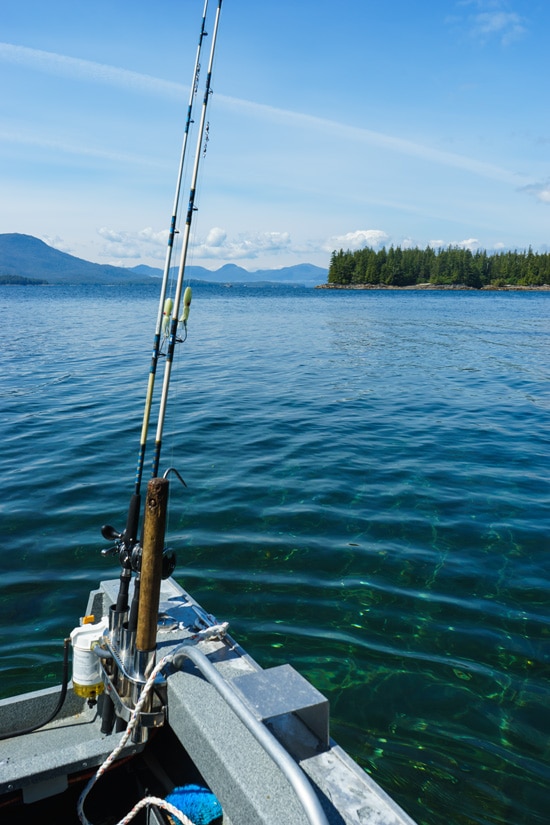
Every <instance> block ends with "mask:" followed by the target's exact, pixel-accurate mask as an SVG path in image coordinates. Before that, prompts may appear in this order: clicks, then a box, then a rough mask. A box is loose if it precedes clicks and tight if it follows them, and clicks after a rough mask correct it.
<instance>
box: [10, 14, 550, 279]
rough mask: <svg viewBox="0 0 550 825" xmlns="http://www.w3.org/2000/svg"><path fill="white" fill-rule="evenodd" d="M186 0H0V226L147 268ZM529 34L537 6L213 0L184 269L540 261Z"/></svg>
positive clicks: (540, 193)
mask: <svg viewBox="0 0 550 825" xmlns="http://www.w3.org/2000/svg"><path fill="white" fill-rule="evenodd" d="M216 7H217V0H210V6H209V23H208V25H207V31H209V32H210V33H211V32H212V27H213V16H214V13H215V11H216ZM203 8H204V0H157V2H156V3H154V4H153V3H150V2H145V0H132V2H129V1H127V0H116V2H113V0H94V2H93V3H83V2H75V1H74V0H70V1H69V0H48V2H47V3H45V2H44V0H27V2H25V3H22V2H21V0H3V2H2V26H1V28H0V40H1V41H2V42H0V85H1V89H2V95H1V105H0V186H1V193H2V194H1V197H0V233H7V232H20V233H25V234H29V235H34V236H36V237H38V238H40V239H42V240H44V241H46V242H47V243H49V244H50V245H52V246H54V247H56V248H57V249H60V250H62V251H64V252H69V253H70V254H72V255H76V256H78V257H82V258H85V259H86V260H90V261H94V262H97V263H111V264H116V265H119V266H128V267H131V266H136V265H138V264H147V265H149V266H157V267H162V266H163V262H164V259H165V255H166V245H167V237H168V228H169V226H170V219H171V215H172V211H173V205H174V195H175V187H176V177H177V170H178V164H179V157H180V152H181V146H182V140H183V134H184V128H185V121H186V114H187V106H188V102H189V95H190V84H191V81H192V75H193V65H194V61H195V56H196V51H197V44H198V38H199V28H200V22H201V18H202V13H203ZM549 35H550V2H548V0H420V2H416V3H415V2H411V0H338V2H334V1H333V2H329V0H223V4H222V9H221V17H220V25H219V32H218V41H217V46H216V55H215V61H214V67H213V74H212V84H211V85H212V91H213V94H212V96H211V98H210V101H209V106H208V115H207V117H208V125H209V128H208V137H209V140H208V143H207V151H206V154H205V156H204V158H203V157H202V149H201V165H200V167H199V176H198V187H197V197H196V202H195V206H196V207H197V211H196V212H195V213H194V217H193V223H192V228H193V231H192V238H191V240H192V244H191V249H190V253H189V256H188V262H189V263H193V264H196V265H202V266H205V267H207V268H209V269H217V268H219V267H220V266H222V265H224V264H227V263H231V264H237V265H239V266H242V267H244V268H245V269H248V270H252V271H254V270H257V269H265V268H271V269H275V268H280V267H284V266H290V265H293V264H298V263H305V262H307V263H312V264H316V265H318V266H321V267H328V265H329V262H330V256H331V252H332V251H333V250H338V249H340V248H343V249H352V250H355V249H359V248H362V247H364V246H371V247H373V248H375V249H379V248H381V247H382V246H386V247H389V246H390V245H392V244H393V245H394V246H397V245H399V246H402V247H410V246H419V247H421V248H424V247H426V246H427V245H431V246H435V247H437V246H448V245H460V246H464V247H468V248H470V249H472V250H475V249H478V248H479V249H486V250H489V251H498V250H506V249H527V248H528V247H529V246H532V248H533V249H534V250H535V251H541V252H550V232H549V228H550V107H549V106H548V92H547V87H548V77H549V76H550V49H549V48H548V41H549ZM211 39H212V38H211V37H207V38H205V40H204V46H203V54H202V59H201V65H202V72H201V80H202V81H203V82H204V78H205V77H206V73H207V72H206V69H207V66H208V49H209V47H210V42H211ZM202 88H203V87H202V85H201V90H202ZM201 104H202V91H200V92H199V94H198V96H197V99H196V103H195V109H194V120H195V125H194V127H193V129H192V130H191V132H190V135H189V141H188V157H189V159H190V164H191V165H190V169H191V168H192V163H193V158H194V154H195V151H196V148H195V147H196V144H197V134H196V133H197V131H198V130H197V125H198V123H199V118H200V107H201ZM189 186H190V176H189V172H188V173H187V175H186V177H185V179H184V181H183V185H182V202H181V205H180V207H179V225H180V227H181V228H183V223H184V222H185V216H186V211H187V202H188V195H189ZM180 234H181V233H180Z"/></svg>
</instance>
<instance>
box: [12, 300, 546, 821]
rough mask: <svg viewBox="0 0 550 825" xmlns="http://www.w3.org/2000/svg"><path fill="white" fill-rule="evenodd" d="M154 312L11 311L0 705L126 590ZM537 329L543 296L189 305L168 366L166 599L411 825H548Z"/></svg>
mask: <svg viewBox="0 0 550 825" xmlns="http://www.w3.org/2000/svg"><path fill="white" fill-rule="evenodd" d="M156 305H157V292H156V289H155V288H154V287H147V288H136V289H131V290H127V289H118V288H111V289H109V288H104V287H98V288H91V287H89V288H85V287H78V288H77V287H74V288H61V287H59V288H55V287H34V288H23V287H1V288H0V324H1V329H2V338H1V340H0V348H1V351H2V381H1V385H0V399H1V402H0V443H1V445H2V447H1V459H0V483H1V491H2V495H1V499H0V517H1V529H0V544H1V549H0V656H1V658H0V662H1V665H0V667H1V670H2V678H1V685H0V695H2V696H8V695H13V694H16V693H19V692H21V691H23V690H31V689H35V688H39V687H44V686H45V685H49V684H51V685H53V684H56V683H58V681H59V679H60V673H61V658H62V650H61V643H62V639H63V638H64V637H65V636H66V635H67V634H68V632H69V631H70V630H71V629H72V627H74V626H75V625H76V624H77V623H78V618H79V616H80V615H82V612H83V610H84V609H85V605H86V600H87V594H88V591H89V590H90V589H91V588H93V587H95V586H96V583H97V582H98V580H100V579H103V578H111V577H116V576H117V575H118V568H117V565H116V563H115V562H113V561H112V559H105V558H103V557H102V556H101V554H100V549H101V548H102V547H104V546H105V542H103V540H102V538H101V536H100V533H99V530H100V526H101V525H102V524H103V523H105V522H108V523H111V524H114V525H116V526H120V528H122V526H123V525H124V523H125V517H126V508H127V506H128V501H129V497H130V495H131V493H132V489H133V478H134V470H135V465H136V460H137V450H138V443H139V433H140V427H141V416H142V410H143V403H144V398H145V387H146V381H147V374H148V369H149V362H150V349H151V344H152V338H153V327H154V321H155V317H156ZM549 319H550V294H548V293H547V294H544V293H528V294H526V293H475V292H453V293H449V292H429V293H425V292H415V291H407V292H398V291H396V292H384V291H368V292H340V291H339V292H327V291H313V290H302V289H296V290H294V289H288V290H287V289H280V290H279V289H277V290H271V289H250V288H249V289H246V288H237V287H234V288H233V289H224V288H222V287H219V288H207V287H204V286H203V287H197V288H195V290H194V299H193V305H192V308H191V316H190V321H189V337H188V340H187V342H186V343H185V344H183V345H180V346H179V348H178V356H177V361H176V365H175V367H174V371H173V376H172V384H171V389H170V401H169V406H168V416H167V422H166V428H165V434H164V446H163V454H162V460H161V468H162V469H163V470H164V469H165V468H166V467H168V466H174V467H176V468H177V469H178V470H179V471H180V473H181V474H182V476H183V477H184V479H185V481H186V483H187V485H188V486H187V488H186V489H184V488H183V487H182V486H181V485H180V484H179V483H178V482H176V481H174V482H173V483H172V484H171V497H170V517H169V526H168V540H169V543H170V545H171V546H173V547H174V548H176V550H177V553H178V559H179V563H178V568H177V572H176V578H177V579H178V580H179V581H180V582H181V583H182V585H183V586H185V587H186V588H187V589H189V590H190V591H191V592H192V593H193V595H194V596H195V597H196V598H197V599H198V600H199V601H200V602H201V603H202V604H203V605H204V607H205V608H207V609H208V610H209V611H210V612H212V613H214V614H215V615H216V616H217V617H218V618H219V619H220V620H229V622H230V625H231V632H232V633H233V635H235V636H236V637H237V638H238V639H239V641H241V642H242V644H243V645H244V646H245V647H246V648H247V649H248V650H249V652H250V653H251V654H252V655H253V656H254V657H255V658H256V659H257V660H258V661H260V662H261V663H262V664H263V665H264V666H266V667H268V666H272V665H276V664H280V663H283V662H285V661H290V662H291V663H292V664H293V665H294V666H295V667H296V669H297V670H299V671H300V672H301V673H303V674H304V675H305V676H307V677H308V678H309V679H311V681H312V682H313V683H314V684H315V685H316V686H317V687H318V688H319V690H321V691H322V692H323V693H324V694H325V695H327V696H328V697H329V699H330V702H331V712H332V730H331V733H332V735H333V737H334V738H335V739H336V740H337V741H338V742H339V743H340V744H342V745H343V746H344V747H345V748H346V749H347V750H349V752H350V753H351V754H352V755H353V756H354V757H355V758H356V759H357V760H358V761H359V762H360V764H361V765H362V766H363V767H364V768H365V769H366V770H367V771H368V772H369V773H370V774H372V776H373V777H374V778H375V779H376V780H377V781H378V782H379V784H381V785H382V787H384V788H385V789H386V790H387V791H388V792H389V793H390V794H391V795H392V796H393V797H394V798H395V799H396V800H397V801H398V802H399V803H400V804H401V805H402V806H403V807H404V808H405V810H407V811H408V813H409V814H410V815H411V816H412V817H413V818H415V819H416V820H417V821H418V823H420V824H421V825H447V823H448V822H449V821H452V822H453V823H456V825H471V824H472V823H474V824H475V825H504V823H506V825H543V823H549V822H550V798H549V796H550V795H549V790H548V789H549V786H550V702H549V699H550V689H549V679H548V677H549V675H550V662H549V653H550V615H549V613H550V611H549V606H550V596H549V591H550V541H549V526H550V525H549V511H548V505H549V503H550V501H549V500H550V486H549V482H548V466H549V463H550V462H549V460H548V458H549V441H550V437H549V433H550V428H549V412H550V384H549V381H548V379H549V377H550V350H549V344H550V320H549ZM160 375H162V372H161V373H160ZM157 386H160V379H159V380H158V382H157Z"/></svg>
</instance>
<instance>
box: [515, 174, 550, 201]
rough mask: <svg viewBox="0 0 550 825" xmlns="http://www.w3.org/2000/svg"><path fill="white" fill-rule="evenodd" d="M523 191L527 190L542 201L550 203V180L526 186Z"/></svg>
mask: <svg viewBox="0 0 550 825" xmlns="http://www.w3.org/2000/svg"><path fill="white" fill-rule="evenodd" d="M521 191H522V192H527V194H528V195H532V196H533V197H534V198H536V200H538V201H540V202H541V203H550V180H547V181H544V182H543V183H533V184H530V185H529V186H524V187H523V188H522V190H521Z"/></svg>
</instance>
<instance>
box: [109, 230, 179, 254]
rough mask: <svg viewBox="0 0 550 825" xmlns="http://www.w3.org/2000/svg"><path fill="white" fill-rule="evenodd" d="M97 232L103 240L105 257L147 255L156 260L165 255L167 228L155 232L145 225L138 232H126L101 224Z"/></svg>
mask: <svg viewBox="0 0 550 825" xmlns="http://www.w3.org/2000/svg"><path fill="white" fill-rule="evenodd" d="M97 234H98V235H99V236H100V237H101V238H102V239H103V241H104V247H103V250H102V255H104V256H106V257H110V258H113V257H116V258H119V259H128V258H137V259H140V258H142V257H143V256H147V257H151V258H155V259H158V260H161V259H163V258H164V257H165V251H166V244H167V242H168V231H167V230H161V231H160V232H157V231H155V230H154V229H152V228H151V227H145V229H141V230H139V231H138V232H128V231H126V230H119V229H110V228H109V227H107V226H101V227H100V228H99V229H98V230H97Z"/></svg>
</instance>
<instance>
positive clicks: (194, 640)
mask: <svg viewBox="0 0 550 825" xmlns="http://www.w3.org/2000/svg"><path fill="white" fill-rule="evenodd" d="M228 627H229V624H228V622H222V623H221V624H216V625H212V626H210V627H206V628H205V629H204V630H200V631H199V632H198V633H195V635H194V636H190V637H189V638H188V639H186V640H185V641H184V642H182V643H181V645H179V646H178V648H176V650H174V651H173V652H172V653H169V654H168V655H167V656H164V657H163V658H162V659H161V660H160V661H159V662H158V663H157V664H156V665H155V667H154V668H153V670H152V671H151V675H150V676H149V678H148V679H147V681H146V682H145V685H144V686H143V690H142V692H141V696H140V697H139V700H138V702H137V703H136V706H135V708H134V709H133V711H132V714H131V716H130V721H129V722H128V727H127V728H126V730H125V731H124V733H123V734H122V738H121V740H120V742H119V743H118V745H117V746H116V748H115V749H114V750H113V751H112V752H111V753H110V754H109V756H108V757H107V759H106V760H105V761H104V762H103V764H102V765H100V766H99V768H98V769H97V771H96V773H95V774H94V775H93V776H92V778H91V779H90V781H89V782H88V784H87V785H86V787H85V788H84V790H83V791H82V793H81V794H80V797H79V800H78V803H77V813H78V818H79V819H80V821H81V822H82V825H92V823H91V822H90V821H89V820H88V819H87V817H86V814H85V813H84V802H85V801H86V797H87V796H88V794H89V793H90V791H91V790H92V788H93V786H94V785H95V783H96V782H97V781H98V779H100V778H101V777H102V776H103V774H104V773H105V771H107V770H108V769H109V768H110V767H111V765H112V764H113V762H114V761H115V759H116V758H117V757H118V755H119V754H120V752H121V751H122V749H123V748H124V746H125V745H126V743H127V741H128V739H129V738H130V736H131V734H132V731H133V730H134V728H135V727H136V725H137V723H138V720H139V715H140V713H141V710H142V708H143V706H144V704H145V702H146V701H147V699H148V697H149V694H150V692H151V691H152V689H153V685H154V683H155V679H156V678H157V676H158V675H159V673H160V672H161V671H162V670H163V668H165V667H166V666H167V665H168V664H170V662H171V661H172V659H173V657H174V655H175V653H176V652H177V650H178V649H179V648H181V647H185V646H187V645H196V644H198V643H199V642H203V641H206V640H207V639H213V638H215V637H218V638H219V637H223V636H225V633H226V632H227V628H228ZM147 805H156V806H157V807H159V808H163V809H164V810H165V811H167V812H168V813H169V814H170V815H171V816H173V817H175V818H176V819H177V820H178V822H181V823H182V825H193V823H192V822H191V820H190V819H189V818H188V817H187V816H185V814H183V813H182V812H181V811H179V810H178V809H177V808H175V807H174V806H173V805H171V804H170V803H169V802H166V800H165V799H160V798H159V797H156V796H148V797H145V799H141V800H140V801H139V802H138V803H137V804H136V805H134V807H133V808H132V810H131V811H130V812H129V813H128V814H126V816H125V817H124V818H123V819H121V820H120V822H118V823H117V825H127V823H128V822H130V821H131V820H132V819H133V817H134V816H135V815H136V814H137V813H138V812H139V811H140V810H141V809H142V808H144V807H146V806H147Z"/></svg>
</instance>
